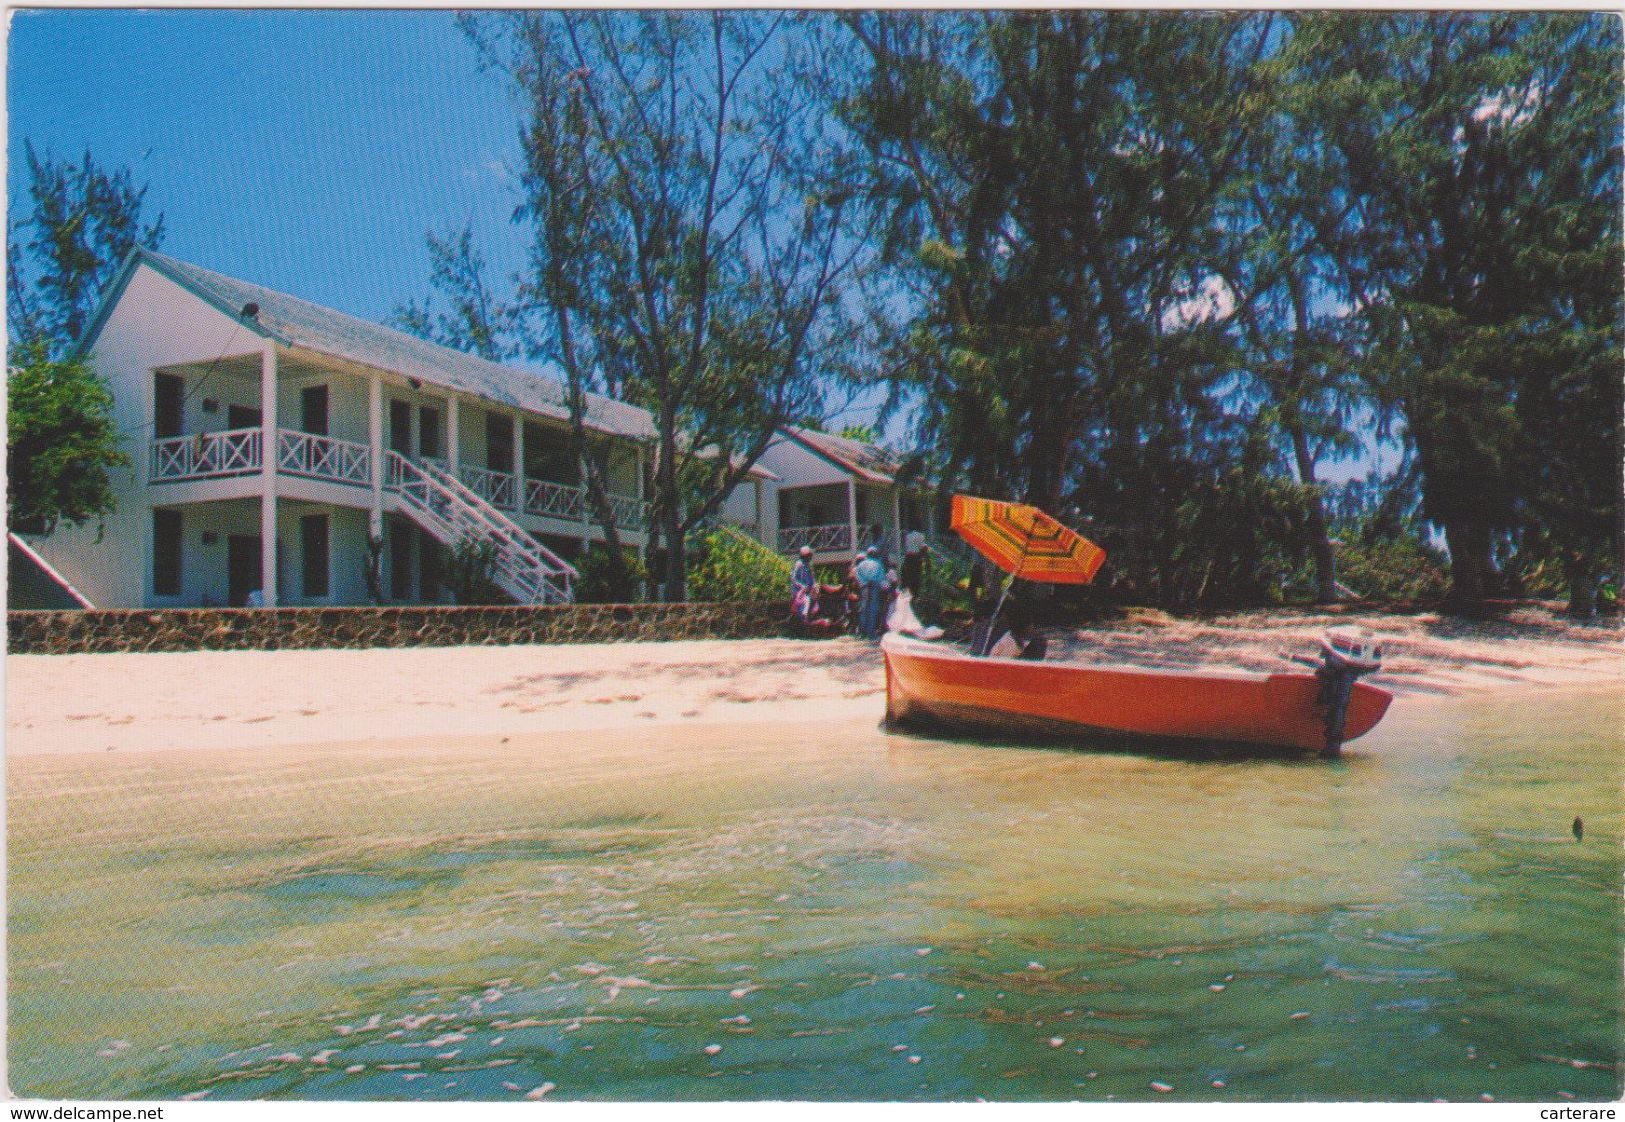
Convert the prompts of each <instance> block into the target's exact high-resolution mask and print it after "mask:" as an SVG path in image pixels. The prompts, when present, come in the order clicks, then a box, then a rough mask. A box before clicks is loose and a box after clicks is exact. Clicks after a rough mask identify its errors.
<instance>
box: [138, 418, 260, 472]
mask: <svg viewBox="0 0 1625 1122" xmlns="http://www.w3.org/2000/svg"><path fill="white" fill-rule="evenodd" d="M261 462H262V461H261V459H260V430H259V429H227V430H226V431H224V432H200V433H196V434H195V435H192V436H170V437H165V438H164V439H162V440H155V441H153V442H152V462H151V471H150V477H151V479H152V480H153V482H155V483H157V482H170V481H172V480H182V479H218V478H221V477H224V476H230V475H252V474H253V473H254V472H257V471H259V470H260V465H261Z"/></svg>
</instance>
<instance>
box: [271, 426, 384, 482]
mask: <svg viewBox="0 0 1625 1122" xmlns="http://www.w3.org/2000/svg"><path fill="white" fill-rule="evenodd" d="M276 466H277V470H278V471H281V472H286V473H288V474H289V475H305V476H309V477H310V478H312V479H323V480H327V481H329V482H332V483H354V484H356V485H357V486H359V487H367V486H370V485H371V484H372V450H371V449H370V448H368V447H367V446H366V445H365V444H357V443H355V442H354V441H350V440H336V439H334V438H333V437H331V436H318V435H316V434H315V433H309V432H295V431H293V430H292V429H278V430H277V440H276Z"/></svg>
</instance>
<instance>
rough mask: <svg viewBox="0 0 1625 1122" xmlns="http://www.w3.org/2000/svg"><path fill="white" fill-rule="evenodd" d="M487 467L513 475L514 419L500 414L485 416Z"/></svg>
mask: <svg viewBox="0 0 1625 1122" xmlns="http://www.w3.org/2000/svg"><path fill="white" fill-rule="evenodd" d="M485 466H486V467H488V468H490V469H491V470H492V471H500V472H506V473H508V474H512V473H513V418H512V417H504V416H503V415H502V414H500V413H487V414H486V415H485Z"/></svg>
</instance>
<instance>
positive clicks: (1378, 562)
mask: <svg viewBox="0 0 1625 1122" xmlns="http://www.w3.org/2000/svg"><path fill="white" fill-rule="evenodd" d="M1338 540H1339V545H1338V549H1337V576H1338V579H1339V580H1340V581H1341V582H1342V583H1343V584H1345V585H1347V586H1348V587H1350V588H1352V589H1354V591H1356V592H1358V593H1359V594H1360V596H1361V597H1362V598H1364V599H1367V600H1375V601H1379V602H1396V601H1397V602H1406V603H1410V602H1418V601H1419V602H1422V603H1437V602H1438V601H1440V600H1441V599H1443V598H1444V595H1445V593H1446V592H1447V591H1449V588H1450V562H1449V559H1448V558H1446V557H1445V555H1444V553H1443V551H1441V550H1440V549H1438V547H1436V546H1433V545H1429V544H1428V543H1427V542H1426V541H1425V540H1424V539H1423V537H1422V535H1421V534H1420V533H1418V532H1417V531H1416V530H1415V529H1414V528H1413V527H1411V526H1406V528H1405V530H1404V531H1403V532H1401V533H1399V534H1393V535H1367V534H1364V533H1361V532H1359V531H1358V530H1355V531H1354V532H1352V533H1346V534H1345V535H1344V536H1342V537H1340V538H1339V539H1338Z"/></svg>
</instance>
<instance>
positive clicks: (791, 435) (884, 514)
mask: <svg viewBox="0 0 1625 1122" xmlns="http://www.w3.org/2000/svg"><path fill="white" fill-rule="evenodd" d="M757 464H758V466H759V467H761V468H763V469H765V474H764V475H763V476H762V477H761V478H758V479H756V480H754V481H752V482H751V483H750V484H741V485H740V486H739V487H737V488H735V489H734V491H733V493H732V494H730V495H729V496H728V500H727V502H726V503H725V504H724V505H723V509H722V515H723V518H724V519H726V520H728V521H730V522H733V523H735V524H737V525H739V526H740V527H742V528H744V529H746V530H748V531H750V532H751V533H753V534H754V535H755V536H756V538H757V539H758V540H759V541H761V542H762V543H763V544H764V545H767V546H769V547H771V548H772V549H774V550H776V551H777V552H780V553H785V554H794V553H797V552H799V551H800V549H801V547H802V546H809V547H811V549H812V550H813V559H814V561H815V562H817V563H818V564H836V563H840V562H844V561H849V560H851V558H852V555H853V552H854V550H855V549H859V548H864V547H867V546H869V545H870V544H872V543H873V542H874V540H875V538H876V536H877V529H878V537H879V540H880V541H881V543H883V544H884V546H885V548H886V549H887V550H888V551H889V552H890V553H891V554H892V556H894V557H895V556H897V555H898V554H899V553H900V551H901V545H902V540H903V535H904V534H906V533H907V532H908V531H910V530H921V531H924V532H926V533H928V534H929V533H930V532H931V531H932V529H933V519H932V517H931V505H930V501H929V496H928V495H927V494H925V493H924V492H923V491H921V490H920V489H919V488H916V487H910V486H908V485H907V483H906V482H905V481H904V480H903V479H902V478H901V469H902V465H901V464H900V463H899V462H898V460H897V458H896V457H895V456H893V455H892V454H891V453H889V452H887V451H886V450H885V449H883V448H878V447H876V446H875V445H873V444H866V443H864V442H863V441H859V440H851V439H849V438H847V437H844V436H831V435H830V434H828V433H822V432H815V431H813V430H811V429H803V428H791V427H786V428H783V429H780V430H779V432H778V434H777V435H776V436H775V437H774V439H773V440H772V442H771V443H770V444H768V446H767V449H766V451H764V452H763V453H762V456H761V459H760V460H758V461H757Z"/></svg>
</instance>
